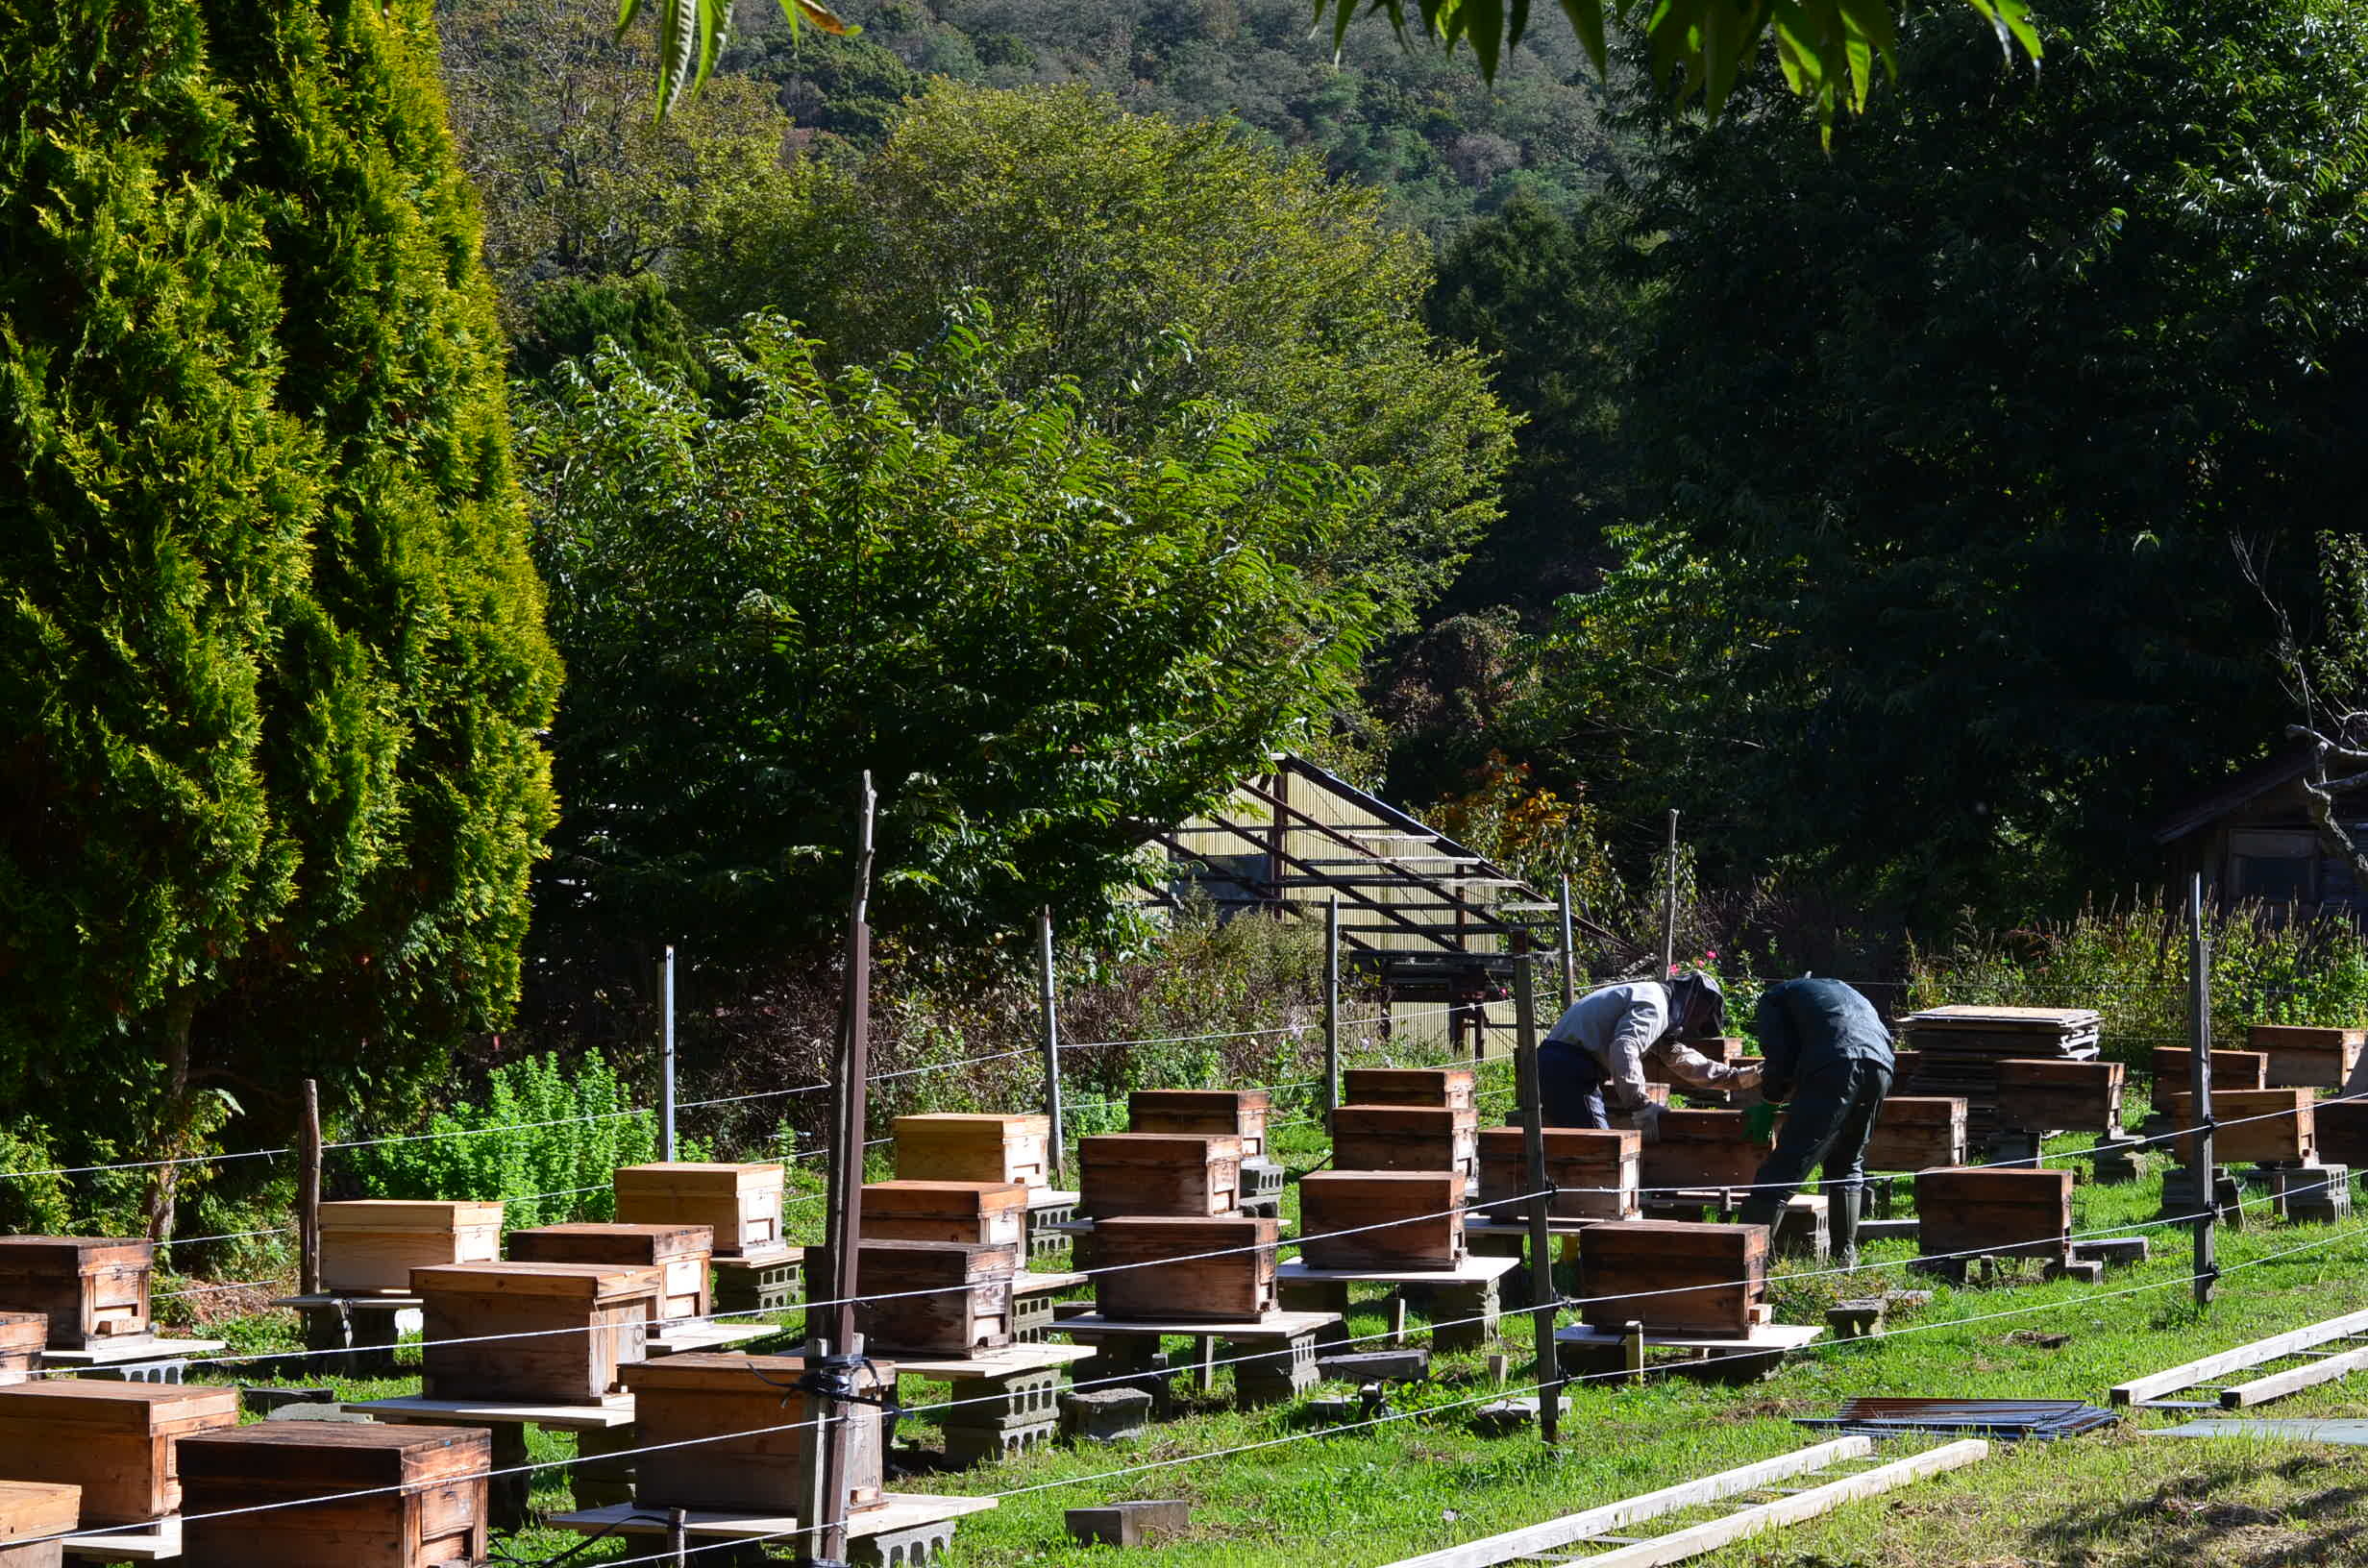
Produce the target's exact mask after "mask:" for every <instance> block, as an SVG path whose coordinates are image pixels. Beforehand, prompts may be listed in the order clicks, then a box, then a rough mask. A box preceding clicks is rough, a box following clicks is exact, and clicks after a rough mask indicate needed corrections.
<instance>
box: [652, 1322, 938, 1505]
mask: <svg viewBox="0 0 2368 1568" xmlns="http://www.w3.org/2000/svg"><path fill="white" fill-rule="evenodd" d="M804 1373H805V1359H804V1358H803V1357H800V1356H744V1355H733V1354H728V1353H725V1354H713V1355H708V1354H694V1355H685V1356H662V1357H660V1358H658V1359H657V1360H654V1361H643V1362H642V1363H640V1364H639V1365H638V1366H629V1367H627V1368H626V1369H625V1385H626V1386H627V1387H628V1388H629V1389H631V1390H632V1393H633V1446H634V1447H636V1448H640V1449H642V1450H644V1452H643V1453H641V1454H639V1455H637V1456H636V1457H635V1458H634V1460H633V1498H634V1501H635V1503H636V1504H637V1505H638V1506H640V1507H645V1508H653V1507H655V1508H669V1507H671V1508H718V1509H725V1510H732V1511H740V1512H750V1513H770V1514H794V1513H797V1512H798V1511H800V1509H802V1507H804V1499H803V1498H802V1497H801V1496H800V1495H799V1490H798V1465H799V1460H800V1458H801V1457H802V1455H803V1454H804V1452H805V1439H806V1437H807V1435H808V1433H807V1431H806V1430H803V1429H801V1428H799V1427H798V1426H797V1425H796V1423H798V1422H800V1421H804V1420H808V1419H810V1418H811V1417H810V1415H809V1412H808V1410H807V1409H806V1398H805V1396H804V1395H803V1394H802V1393H799V1392H797V1391H796V1389H795V1387H794V1386H793V1385H794V1384H796V1383H797V1381H798V1380H799V1379H800V1378H801V1377H802V1376H803V1375H804ZM896 1376H897V1374H896V1365H895V1363H894V1362H889V1361H874V1362H873V1363H872V1364H871V1366H870V1367H869V1368H867V1369H866V1370H865V1371H864V1372H863V1373H862V1374H861V1377H862V1379H863V1385H862V1386H859V1388H858V1392H860V1393H863V1394H866V1395H869V1396H873V1397H876V1396H877V1395H878V1393H879V1392H880V1391H881V1390H883V1389H884V1390H886V1391H887V1392H889V1393H894V1392H895V1389H896ZM842 1409H843V1410H844V1411H845V1413H846V1415H847V1417H848V1419H849V1421H850V1422H851V1433H850V1435H851V1441H850V1442H849V1444H848V1484H849V1485H850V1487H851V1490H852V1497H851V1502H852V1505H853V1506H854V1507H858V1508H874V1507H879V1506H880V1505H881V1503H882V1502H883V1501H885V1500H884V1498H883V1497H882V1495H881V1491H880V1485H881V1481H882V1475H883V1472H882V1467H881V1466H882V1454H881V1444H880V1409H879V1407H878V1406H877V1405H850V1406H845V1407H842ZM700 1438H720V1439H721V1441H716V1442H700V1441H698V1439H700ZM668 1444H689V1445H691V1446H688V1447H668V1446H665V1445H668Z"/></svg>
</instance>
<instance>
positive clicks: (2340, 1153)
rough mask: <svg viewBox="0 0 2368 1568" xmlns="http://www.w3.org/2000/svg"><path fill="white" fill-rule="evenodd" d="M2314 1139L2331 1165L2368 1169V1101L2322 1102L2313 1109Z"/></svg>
mask: <svg viewBox="0 0 2368 1568" xmlns="http://www.w3.org/2000/svg"><path fill="white" fill-rule="evenodd" d="M2310 1136H2311V1141H2312V1142H2314V1143H2315V1144H2317V1145H2318V1151H2319V1158H2320V1159H2321V1160H2323V1161H2325V1162H2326V1163H2327V1164H2331V1165H2345V1166H2348V1167H2350V1169H2351V1170H2352V1171H2353V1173H2354V1174H2357V1173H2358V1172H2360V1171H2361V1170H2364V1169H2368V1100H2343V1099H2338V1100H2321V1101H2320V1102H2319V1103H2318V1104H2317V1105H2314V1106H2312V1107H2311V1108H2310Z"/></svg>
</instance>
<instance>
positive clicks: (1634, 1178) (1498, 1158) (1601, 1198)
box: [1480, 1127, 1643, 1219]
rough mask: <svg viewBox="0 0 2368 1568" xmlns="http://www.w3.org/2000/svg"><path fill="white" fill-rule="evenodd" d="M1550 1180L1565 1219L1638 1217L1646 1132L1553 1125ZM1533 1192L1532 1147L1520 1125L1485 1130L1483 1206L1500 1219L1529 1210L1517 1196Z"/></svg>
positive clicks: (1548, 1138) (1555, 1209) (1556, 1210)
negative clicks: (1530, 1182) (1530, 1187)
mask: <svg viewBox="0 0 2368 1568" xmlns="http://www.w3.org/2000/svg"><path fill="white" fill-rule="evenodd" d="M1544 1134H1545V1179H1546V1183H1547V1185H1548V1186H1550V1187H1552V1188H1555V1189H1556V1190H1555V1193H1554V1201H1553V1205H1552V1209H1551V1213H1553V1214H1554V1215H1555V1216H1556V1217H1557V1218H1561V1219H1633V1218H1635V1217H1636V1215H1637V1213H1638V1205H1639V1196H1638V1191H1637V1188H1638V1186H1639V1183H1640V1177H1641V1170H1642V1165H1641V1159H1642V1156H1641V1153H1640V1151H1641V1149H1642V1146H1643V1135H1642V1134H1641V1133H1639V1132H1636V1131H1635V1130H1633V1129H1630V1128H1613V1129H1611V1130H1609V1131H1599V1130H1597V1129H1594V1128H1590V1127H1548V1128H1546V1129H1544ZM1528 1190H1529V1146H1528V1143H1527V1141H1526V1139H1525V1137H1524V1135H1523V1132H1522V1130H1521V1129H1520V1128H1518V1127H1490V1128H1486V1129H1484V1130H1483V1131H1482V1132H1481V1134H1480V1206H1481V1207H1482V1208H1483V1209H1486V1210H1488V1211H1489V1213H1491V1214H1492V1216H1494V1217H1495V1218H1497V1219H1519V1218H1521V1217H1522V1216H1523V1215H1525V1214H1526V1213H1528V1212H1529V1206H1528V1205H1527V1204H1525V1203H1517V1202H1515V1201H1513V1200H1515V1199H1517V1198H1518V1197H1519V1196H1520V1195H1521V1194H1522V1193H1524V1192H1527V1191H1528Z"/></svg>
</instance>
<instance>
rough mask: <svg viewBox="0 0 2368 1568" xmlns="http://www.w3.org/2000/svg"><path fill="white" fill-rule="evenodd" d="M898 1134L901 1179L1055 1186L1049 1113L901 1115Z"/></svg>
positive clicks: (1032, 1186)
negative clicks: (1015, 1114)
mask: <svg viewBox="0 0 2368 1568" xmlns="http://www.w3.org/2000/svg"><path fill="white" fill-rule="evenodd" d="M895 1132H896V1139H897V1176H898V1178H899V1179H900V1180H901V1181H912V1182H1018V1183H1019V1184H1021V1185H1022V1186H1023V1187H1027V1188H1044V1187H1049V1186H1050V1185H1051V1170H1052V1164H1051V1160H1052V1154H1051V1150H1052V1118H1051V1117H1050V1116H990V1115H957V1114H952V1113H935V1114H931V1115H916V1116H899V1117H897V1119H896V1125H895Z"/></svg>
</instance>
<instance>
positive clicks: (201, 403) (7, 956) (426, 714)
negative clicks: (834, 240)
mask: <svg viewBox="0 0 2368 1568" xmlns="http://www.w3.org/2000/svg"><path fill="white" fill-rule="evenodd" d="M0 102H4V103H6V104H7V105H8V106H9V111H8V114H7V117H6V118H5V120H0V255H5V256H6V257H7V258H8V262H7V265H6V266H5V267H0V755H5V756H6V757H7V759H8V762H7V766H6V768H5V769H0V1095H4V1096H6V1097H7V1098H8V1099H9V1100H10V1101H12V1103H17V1104H26V1103H29V1102H31V1103H37V1104H40V1105H42V1106H45V1107H47V1108H49V1109H50V1111H51V1112H52V1113H53V1118H54V1119H53V1131H55V1132H56V1133H58V1134H59V1137H60V1142H59V1149H58V1152H59V1153H60V1154H61V1155H62V1156H66V1157H68V1158H69V1160H70V1163H80V1162H81V1160H82V1159H85V1158H88V1159H105V1158H118V1159H123V1158H136V1159H163V1158H169V1157H173V1156H177V1155H181V1154H185V1153H187V1152H189V1151H190V1150H191V1149H192V1148H194V1147H195V1146H196V1145H197V1144H198V1143H199V1142H200V1140H202V1139H204V1138H205V1137H206V1136H207V1135H208V1134H209V1133H210V1132H211V1131H212V1130H214V1129H215V1128H216V1127H218V1126H219V1125H220V1124H221V1123H222V1122H223V1120H224V1118H225V1117H226V1116H228V1115H231V1114H232V1113H233V1112H234V1110H235V1109H237V1108H239V1107H241V1106H243V1108H244V1109H246V1110H247V1111H249V1112H250V1113H252V1114H253V1115H252V1117H251V1120H252V1122H253V1123H254V1125H253V1126H252V1127H251V1128H241V1129H239V1131H241V1132H242V1133H246V1132H252V1134H253V1136H254V1137H255V1138H256V1139H257V1140H264V1139H270V1138H271V1137H273V1136H275V1135H276V1134H277V1133H279V1132H281V1131H284V1110H285V1100H284V1091H285V1090H286V1088H287V1087H288V1085H289V1084H290V1083H291V1081H292V1080H293V1079H295V1078H298V1077H301V1076H304V1075H306V1074H307V1073H310V1072H316V1071H317V1072H319V1073H320V1074H321V1075H322V1076H323V1077H324V1078H325V1079H327V1080H329V1081H330V1082H333V1083H335V1084H338V1085H351V1086H354V1087H355V1088H357V1089H358V1090H359V1089H361V1087H362V1086H365V1085H367V1086H371V1090H370V1091H372V1092H374V1093H376V1094H380V1095H384V1094H387V1093H391V1092H392V1091H394V1090H399V1089H401V1088H402V1087H404V1086H405V1084H406V1083H407V1082H410V1081H416V1080H417V1079H418V1078H419V1077H420V1076H421V1074H422V1072H423V1070H424V1069H426V1068H428V1067H430V1066H432V1065H433V1064H435V1063H436V1062H438V1061H440V1060H441V1057H442V1053H443V1052H444V1051H445V1050H446V1049H447V1048H448V1047H449V1046H450V1045H451V1044H452V1043H453V1042H454V1041H456V1040H457V1039H460V1038H462V1037H464V1036H465V1035H466V1034H467V1033H469V1032H470V1031H474V1030H481V1029H485V1028H488V1027H491V1026H494V1025H496V1024H498V1022H499V1021H500V1020H501V1018H502V1017H503V1016H504V1014H505V1012H506V1009H507V1008H508V1007H509V1005H510V1003H511V1001H512V999H513V997H514V994H515V992H516V987H517V981H518V951H519V946H520V943H521V941H522V940H523V936H524V932H525V925H526V910H527V904H526V884H527V873H528V870H529V867H530V863H531V861H532V860H533V858H534V856H535V855H536V853H537V852H538V845H539V841H540V838H541V835H542V832H543V831H544V829H545V827H546V826H547V825H548V823H549V821H550V818H551V814H552V804H551V796H550V788H549V780H548V769H547V767H546V764H545V761H544V759H543V756H542V754H541V751H540V747H539V744H538V740H537V732H538V731H539V729H540V728H541V726H542V725H543V724H544V723H547V722H548V719H549V717H550V714H551V710H552V705H553V701H554V698H555V689H556V685H557V665H556V660H555V655H554V654H553V653H552V651H551V649H550V645H549V643H548V641H547V639H546V638H545V636H544V633H543V629H542V605H541V600H540V592H539V588H538V586H537V583H536V580H535V578H534V576H533V574H532V570H531V567H530V563H529V560H528V557H527V553H526V538H525V529H524V523H523V514H522V511H521V509H520V504H519V501H518V496H517V492H516V487H515V484H514V481H513V478H512V474H511V469H510V458H509V452H508V434H507V431H508V422H507V414H506V407H505V401H504V400H505V393H504V389H503V384H502V372H501V365H502V347H501V342H500V336H499V332H498V330H497V328H496V326H495V323H494V316H493V309H492V299H491V294H490V291H489V289H488V287H487V285H486V283H485V281H484V279H483V276H482V272H481V264H480V262H479V260H478V228H477V222H476V218H475V214H474V211H473V209H472V207H471V201H470V198H469V195H468V192H467V189H466V186H465V184H464V183H463V181H462V180H461V178H460V175H459V173H458V170H457V167H456V163H455V161H454V158H453V153H452V148H451V144H450V139H449V136H448V135H447V132H446V130H445V122H444V111H443V105H442V101H441V98H440V95H439V90H438V88H437V86H436V80H435V74H434V54H433V35H432V31H431V28H430V23H429V20H428V15H427V11H426V8H425V6H424V5H421V4H419V3H418V0H395V3H394V4H393V5H391V6H388V7H383V8H382V5H381V4H380V0H201V3H198V4H194V5H192V4H187V3H183V0H67V4H66V5H65V6H64V7H63V9H62V10H61V9H60V8H57V7H44V8H39V9H35V8H33V7H31V6H29V5H26V4H24V3H23V0H0ZM165 1168H166V1170H167V1172H169V1171H170V1170H171V1168H172V1167H165ZM173 1199H174V1183H173V1181H172V1180H171V1178H170V1176H169V1174H168V1175H166V1176H165V1177H162V1178H160V1179H158V1180H157V1181H156V1182H155V1183H154V1184H153V1186H152V1188H151V1190H150V1192H149V1196H148V1208H149V1223H150V1224H151V1225H152V1227H155V1228H157V1229H159V1230H161V1229H162V1228H163V1227H165V1226H168V1225H169V1224H170V1221H171V1214H172V1208H173Z"/></svg>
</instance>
